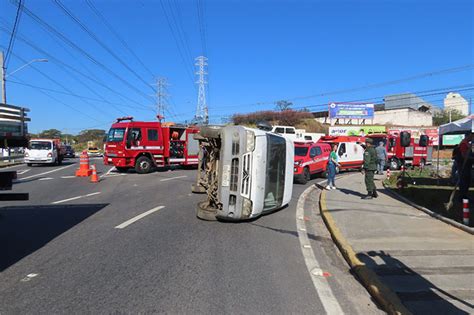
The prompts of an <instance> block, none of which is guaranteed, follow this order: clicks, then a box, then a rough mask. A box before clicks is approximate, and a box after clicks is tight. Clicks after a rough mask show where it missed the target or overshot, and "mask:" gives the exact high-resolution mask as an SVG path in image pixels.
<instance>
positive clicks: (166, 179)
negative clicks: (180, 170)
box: [160, 175, 188, 182]
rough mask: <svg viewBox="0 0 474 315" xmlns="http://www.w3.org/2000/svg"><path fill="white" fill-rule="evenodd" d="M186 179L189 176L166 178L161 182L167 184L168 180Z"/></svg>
mask: <svg viewBox="0 0 474 315" xmlns="http://www.w3.org/2000/svg"><path fill="white" fill-rule="evenodd" d="M185 177H188V176H186V175H183V176H176V177H170V178H164V179H161V180H160V182H166V181H168V180H172V179H178V178H185Z"/></svg>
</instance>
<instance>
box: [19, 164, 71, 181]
mask: <svg viewBox="0 0 474 315" xmlns="http://www.w3.org/2000/svg"><path fill="white" fill-rule="evenodd" d="M74 165H76V164H71V165H67V166H63V167H60V168H56V169H54V170H52V171H47V172H44V173H40V174H35V175H31V176H27V177H23V178H19V179H18V180H20V181H21V180H26V179H30V178H35V177H38V176H43V175H46V174H51V173H54V172H59V171H61V170H64V169H66V168H69V167H71V166H74Z"/></svg>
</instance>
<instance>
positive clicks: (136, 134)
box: [104, 117, 199, 174]
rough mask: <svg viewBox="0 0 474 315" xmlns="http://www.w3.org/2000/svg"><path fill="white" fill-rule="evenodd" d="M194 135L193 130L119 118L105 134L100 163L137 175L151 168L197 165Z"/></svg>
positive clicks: (194, 129)
mask: <svg viewBox="0 0 474 315" xmlns="http://www.w3.org/2000/svg"><path fill="white" fill-rule="evenodd" d="M196 133H198V129H197V128H195V127H186V126H176V125H171V126H168V125H167V126H164V125H163V124H162V123H161V122H159V121H154V122H142V121H133V117H124V118H119V119H117V122H116V123H114V124H113V125H112V127H111V128H110V130H109V133H108V135H107V138H106V142H105V152H104V163H105V164H106V165H114V166H115V168H116V169H117V170H118V171H119V172H126V171H127V170H128V169H131V168H134V169H135V170H136V171H137V173H140V174H144V173H149V172H151V171H152V170H153V167H155V166H156V167H165V166H170V165H184V166H188V165H195V166H197V164H198V154H199V144H198V141H197V140H194V139H193V135H194V134H196Z"/></svg>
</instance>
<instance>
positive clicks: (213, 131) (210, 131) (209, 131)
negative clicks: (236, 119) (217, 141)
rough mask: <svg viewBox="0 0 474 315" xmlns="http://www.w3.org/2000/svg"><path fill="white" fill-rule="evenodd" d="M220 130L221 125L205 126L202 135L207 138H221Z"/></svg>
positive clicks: (202, 128)
mask: <svg viewBox="0 0 474 315" xmlns="http://www.w3.org/2000/svg"><path fill="white" fill-rule="evenodd" d="M220 130H221V127H217V126H204V127H201V132H200V135H201V136H203V137H205V138H219V132H220Z"/></svg>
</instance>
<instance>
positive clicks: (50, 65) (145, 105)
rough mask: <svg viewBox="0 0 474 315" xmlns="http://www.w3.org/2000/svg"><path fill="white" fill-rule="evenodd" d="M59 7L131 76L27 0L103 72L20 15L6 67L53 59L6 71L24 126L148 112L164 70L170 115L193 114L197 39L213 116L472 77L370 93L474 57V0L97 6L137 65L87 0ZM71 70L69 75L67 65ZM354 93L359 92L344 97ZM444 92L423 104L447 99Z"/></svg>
mask: <svg viewBox="0 0 474 315" xmlns="http://www.w3.org/2000/svg"><path fill="white" fill-rule="evenodd" d="M60 3H62V4H63V5H64V6H65V7H66V8H67V9H68V10H69V11H70V12H72V14H73V15H74V16H76V17H77V18H78V19H79V20H80V21H81V22H82V23H83V24H84V25H85V26H86V27H87V28H88V29H89V30H91V31H92V33H93V35H94V36H96V38H98V39H99V41H100V42H101V43H103V45H105V46H106V47H108V48H109V49H110V50H111V51H112V52H113V54H115V56H116V57H117V58H118V59H119V60H120V61H121V62H124V63H125V64H126V65H127V66H128V67H129V68H131V69H132V70H133V71H134V72H135V74H134V73H132V72H131V71H129V70H127V68H126V67H124V66H123V65H122V64H121V62H120V61H118V60H117V59H115V58H114V57H113V56H112V55H111V54H110V53H109V52H107V51H106V50H105V49H104V48H103V47H101V46H100V45H99V44H97V43H96V42H95V41H94V40H93V39H91V37H89V35H88V34H87V33H86V32H84V31H83V30H82V29H81V28H80V26H79V25H77V24H75V22H74V21H72V20H71V19H70V18H69V17H67V16H66V15H65V13H64V12H63V11H61V9H60V8H59V6H58V5H57V4H56V3H55V1H54V0H51V1H46V0H37V1H32V0H26V1H25V7H26V8H27V9H28V10H30V11H31V12H33V13H34V14H36V15H37V16H39V17H40V18H41V19H43V20H44V21H46V22H47V23H49V24H50V25H51V26H52V27H53V28H54V29H56V30H57V31H59V32H61V34H62V35H63V36H65V37H66V38H67V39H69V40H70V41H71V42H73V43H74V44H75V45H77V46H78V47H80V49H82V50H83V51H84V52H86V53H87V54H88V55H89V56H90V57H92V58H93V59H94V60H95V61H97V62H99V63H100V64H102V65H104V67H106V68H107V69H108V70H105V71H104V70H103V69H102V68H101V67H100V66H97V65H96V64H94V63H93V62H91V60H89V59H87V57H85V56H84V55H83V54H81V53H80V52H79V51H78V50H76V49H72V48H71V47H69V46H68V45H67V44H65V43H64V42H62V41H61V40H60V39H58V38H57V37H55V36H54V35H53V34H51V33H49V32H46V31H45V30H43V29H42V28H41V27H40V26H39V25H38V24H37V23H36V22H34V20H33V19H32V18H31V17H30V16H28V14H26V11H23V13H22V14H21V18H20V22H19V27H18V36H17V38H16V41H15V43H14V47H13V50H12V54H11V55H10V58H9V63H8V69H7V73H10V72H12V71H14V70H15V69H17V68H18V67H20V66H21V65H23V64H24V63H25V62H28V61H30V60H32V59H35V58H48V59H49V62H47V63H34V64H32V66H29V67H26V68H24V69H22V70H21V71H18V72H17V73H15V74H14V75H12V76H9V77H8V78H7V99H8V102H9V103H12V104H17V105H23V106H26V107H28V108H30V109H31V113H30V116H31V118H32V122H31V124H30V127H29V128H30V131H32V132H38V131H40V130H43V129H49V128H57V129H60V130H63V131H64V132H69V133H77V132H79V131H80V130H82V129H85V128H90V127H97V128H102V129H107V128H108V127H109V125H110V123H111V121H113V120H114V119H115V118H116V117H120V116H124V115H125V114H127V115H132V116H134V117H136V119H143V120H152V119H154V115H155V112H154V108H155V100H154V98H153V96H152V95H153V94H154V91H153V86H151V84H152V83H154V80H155V77H166V78H167V79H168V83H169V84H170V85H169V87H168V93H169V94H170V95H171V97H170V99H169V102H168V112H167V115H166V116H167V120H171V121H185V120H188V121H189V120H191V119H192V117H193V115H194V112H195V108H196V102H197V90H196V85H195V84H194V83H193V81H194V80H195V78H192V77H191V75H192V72H194V71H195V70H196V69H195V68H193V63H194V62H193V58H195V57H197V56H199V55H201V54H203V50H204V49H203V46H205V47H206V48H207V49H205V50H206V56H207V57H208V58H209V78H208V79H209V89H208V92H209V95H208V104H209V113H210V119H211V122H214V123H220V122H221V121H222V119H223V118H224V119H225V117H228V116H230V115H232V114H233V113H244V112H250V111H255V110H264V109H273V108H274V107H275V105H274V102H275V101H277V100H280V99H289V100H292V101H293V103H294V107H295V108H303V107H308V108H309V109H312V110H316V109H322V108H324V106H325V105H324V104H327V103H328V102H337V101H352V100H359V99H369V98H374V101H381V100H382V98H383V96H384V95H387V94H393V93H403V92H420V91H429V90H436V89H440V88H451V87H454V88H453V90H457V89H460V88H459V86H464V85H471V87H472V85H474V78H473V73H474V71H473V68H472V67H471V68H470V69H469V70H464V71H454V72H450V73H442V74H434V75H430V76H428V75H427V76H423V77H420V78H418V79H413V80H407V81H402V82H399V83H396V84H382V85H380V86H377V87H370V86H371V85H373V84H377V83H383V82H388V81H392V80H397V79H403V78H408V77H412V76H415V75H418V74H423V73H431V72H437V71H439V70H443V69H450V68H455V67H459V66H464V65H472V64H474V51H473V38H474V36H473V35H474V34H473V33H474V24H473V23H474V22H473V21H474V16H473V15H474V13H473V12H474V2H473V1H470V0H464V1H462V0H453V1H408V0H406V1H383V0H382V1H381V0H371V1H369V0H367V1H329V0H327V1H309V0H307V1H306V0H305V1H289V0H287V1H257V0H252V1H250V0H246V1H224V0H220V1H216V0H199V1H197V0H186V1H183V0H161V1H160V0H153V1H152V0H137V1H118V0H114V1H111V0H104V1H93V3H94V5H95V7H96V9H97V10H98V11H99V12H100V13H101V14H102V15H103V16H104V17H105V19H106V20H107V21H108V23H109V24H110V25H111V26H112V27H113V29H114V30H115V32H117V33H119V34H120V37H121V38H123V39H124V40H125V42H126V43H127V45H128V47H130V48H131V49H132V50H133V52H134V53H135V54H136V55H137V56H138V57H139V58H138V59H139V60H137V58H135V57H134V56H133V54H131V53H130V52H129V51H127V49H126V48H124V46H123V45H122V44H121V43H120V41H119V40H118V39H117V38H115V37H114V35H113V34H112V33H111V32H110V31H109V30H108V29H107V28H106V26H105V25H104V24H103V23H102V22H101V20H99V18H98V17H97V16H96V15H94V13H93V11H92V10H91V9H90V7H89V6H88V5H87V3H86V0H75V1H70V0H62V1H60ZM199 4H201V5H202V12H203V18H202V21H203V26H204V27H203V28H204V34H205V36H204V39H205V40H204V45H203V41H202V40H201V36H200V34H201V33H200V28H199V17H198V8H199V7H200V6H199ZM163 7H164V8H165V10H166V14H165V13H164V11H163ZM170 8H172V10H173V11H170ZM172 13H173V14H172ZM15 14H16V7H15V6H14V5H12V4H11V1H10V0H0V46H1V47H0V49H2V50H6V49H5V47H7V46H8V43H9V40H10V34H9V33H8V30H11V27H12V25H13V22H14V19H15ZM167 18H168V19H167ZM168 20H169V21H170V24H168ZM170 25H171V27H172V28H173V30H174V31H173V32H174V33H173V32H172V31H171V30H170ZM177 29H179V30H180V32H179V33H178V32H177ZM5 30H6V31H5ZM173 34H174V35H175V37H176V38H177V40H178V42H179V43H180V44H179V47H180V48H179V49H178V47H177V44H176V40H175V37H174V36H173ZM180 35H181V37H180ZM180 38H181V40H180ZM21 39H26V41H28V42H29V43H30V44H33V45H35V46H37V47H38V48H39V49H40V50H41V51H37V50H35V49H33V48H32V47H30V46H29V45H27V44H25V43H24V42H23V41H22V40H21ZM44 53H47V54H48V55H49V56H47V55H45V54H44ZM50 56H52V57H53V58H50ZM58 60H59V61H58ZM140 62H142V63H144V64H145V67H143V66H142V65H141V64H140ZM65 65H66V66H65ZM65 67H72V68H73V69H75V70H72V72H71V71H69V72H68V71H65V70H64V68H65ZM66 69H68V68H66ZM37 70H39V71H41V72H42V73H43V74H44V75H46V76H48V77H50V78H52V79H53V81H51V80H49V79H48V78H47V77H46V76H44V75H42V74H40V73H39V72H37ZM77 71H79V72H81V73H82V74H79V73H78V72H77ZM107 71H109V72H107ZM110 72H111V73H113V74H111V73H110ZM150 72H151V73H150ZM118 78H119V79H118ZM19 83H21V84H19ZM25 84H26V85H25ZM31 86H35V87H31ZM104 86H107V88H106V87H104ZM130 86H131V87H133V89H132V88H130ZM37 87H41V88H47V89H49V90H47V91H46V90H39V89H38V88H37ZM357 87H361V88H360V89H357V90H352V91H346V92H344V90H348V89H353V88H357ZM456 87H457V88H456ZM50 90H54V92H53V91H50ZM340 90H343V91H342V92H339V93H333V94H327V92H332V91H340ZM58 92H62V93H63V94H61V93H58ZM435 92H436V91H435ZM44 93H46V94H47V95H46V94H44ZM64 93H66V94H75V95H80V96H81V97H83V98H79V97H75V96H71V95H66V94H64ZM119 94H120V95H119ZM427 94H430V93H427ZM462 94H463V95H464V96H465V97H466V98H468V99H469V98H470V97H471V96H474V93H473V90H469V89H467V90H465V91H463V92H462ZM51 97H53V98H51ZM84 97H86V98H84ZM443 97H444V95H430V96H426V97H425V99H426V100H428V101H431V102H433V103H434V104H435V105H440V106H441V104H442V99H443ZM111 103H113V104H111Z"/></svg>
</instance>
